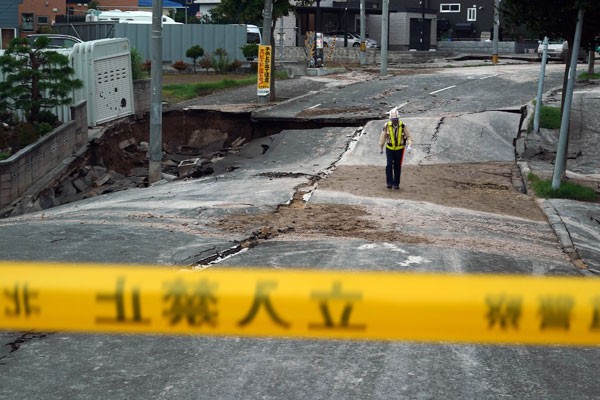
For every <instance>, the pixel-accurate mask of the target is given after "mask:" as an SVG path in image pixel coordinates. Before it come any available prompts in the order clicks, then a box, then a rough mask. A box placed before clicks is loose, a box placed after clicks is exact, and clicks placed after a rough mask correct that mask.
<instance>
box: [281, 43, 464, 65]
mask: <svg viewBox="0 0 600 400" xmlns="http://www.w3.org/2000/svg"><path fill="white" fill-rule="evenodd" d="M452 53H453V52H452V51H424V52H423V51H388V62H389V63H392V64H419V63H428V62H431V60H432V59H434V58H444V57H447V56H450V55H452ZM277 54H279V53H277ZM307 54H308V50H305V49H304V48H303V47H285V48H284V53H283V60H282V59H281V57H276V58H275V63H276V64H277V63H281V62H282V63H284V64H285V63H286V62H299V63H304V64H305V65H307V64H308V56H307ZM365 55H366V57H365V59H366V63H367V65H378V64H380V62H381V50H379V49H367V50H366V52H365ZM323 58H324V61H325V65H326V66H327V65H331V64H335V63H356V64H357V65H358V64H359V63H360V49H359V48H357V47H334V48H325V49H324V50H323Z"/></svg>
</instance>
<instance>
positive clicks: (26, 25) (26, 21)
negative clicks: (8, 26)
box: [21, 13, 33, 31]
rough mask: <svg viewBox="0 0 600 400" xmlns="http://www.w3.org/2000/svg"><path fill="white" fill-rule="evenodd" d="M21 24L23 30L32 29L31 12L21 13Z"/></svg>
mask: <svg viewBox="0 0 600 400" xmlns="http://www.w3.org/2000/svg"><path fill="white" fill-rule="evenodd" d="M21 24H22V25H23V30H24V31H33V14H25V13H24V14H23V15H22V16H21Z"/></svg>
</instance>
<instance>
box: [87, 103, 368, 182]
mask: <svg viewBox="0 0 600 400" xmlns="http://www.w3.org/2000/svg"><path fill="white" fill-rule="evenodd" d="M367 121H368V120H364V119H356V118H351V119H344V118H335V119H325V118H323V119H319V118H310V119H307V118H265V119H260V118H256V117H254V116H253V114H252V112H250V111H246V112H224V111H215V110H206V109H182V110H172V111H168V112H165V113H164V114H163V118H162V142H163V154H164V155H163V172H164V173H166V174H170V175H173V176H175V177H198V176H199V175H202V174H206V173H210V161H211V159H213V158H215V157H223V156H225V155H227V153H229V152H234V151H238V150H239V148H240V147H241V146H243V145H244V144H246V143H248V142H250V141H252V140H254V139H258V138H262V137H266V136H271V135H274V134H277V133H280V132H282V131H284V130H298V131H302V130H313V129H321V128H324V127H331V126H336V127H348V126H351V127H354V126H362V125H364V124H366V122H367ZM149 136H150V119H149V116H148V115H146V116H145V117H144V118H142V119H139V120H135V121H126V122H120V123H116V124H113V125H111V126H110V127H109V128H107V129H105V131H104V133H103V135H102V137H100V138H98V139H95V140H94V141H92V143H91V144H90V151H89V157H88V163H89V165H90V166H94V165H100V166H102V167H104V168H106V169H107V170H109V171H110V170H112V171H115V172H117V173H118V174H121V175H124V176H140V175H143V171H142V169H147V167H148V146H147V143H148V142H149ZM265 151H266V149H265ZM194 159H201V163H202V165H204V166H205V167H204V168H203V169H200V168H195V167H197V166H199V165H200V164H195V165H193V166H194V168H191V169H190V168H183V169H185V170H186V171H187V174H183V175H182V170H183V169H182V167H181V166H180V164H181V163H182V162H183V161H188V162H191V160H194ZM190 173H192V174H195V175H191V176H190V175H189V174H190ZM184 175H185V176H184Z"/></svg>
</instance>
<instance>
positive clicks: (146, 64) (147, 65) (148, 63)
mask: <svg viewBox="0 0 600 400" xmlns="http://www.w3.org/2000/svg"><path fill="white" fill-rule="evenodd" d="M150 69H152V61H150V60H146V61H144V62H143V63H142V71H146V72H148V73H150Z"/></svg>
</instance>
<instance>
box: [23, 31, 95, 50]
mask: <svg viewBox="0 0 600 400" xmlns="http://www.w3.org/2000/svg"><path fill="white" fill-rule="evenodd" d="M40 36H47V37H49V38H50V45H49V46H48V48H51V49H70V48H72V47H73V46H75V44H77V43H83V40H81V39H79V38H76V37H75V36H70V35H59V34H56V33H39V34H37V33H36V34H31V35H27V39H28V40H29V43H31V44H33V42H35V40H36V39H37V38H39V37H40Z"/></svg>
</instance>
